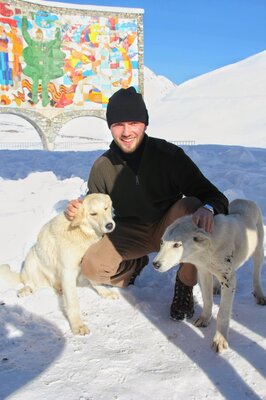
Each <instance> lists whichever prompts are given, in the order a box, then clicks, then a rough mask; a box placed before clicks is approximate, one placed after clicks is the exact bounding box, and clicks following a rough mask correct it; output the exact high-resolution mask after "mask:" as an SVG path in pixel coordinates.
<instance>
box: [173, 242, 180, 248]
mask: <svg viewBox="0 0 266 400" xmlns="http://www.w3.org/2000/svg"><path fill="white" fill-rule="evenodd" d="M180 246H181V243H179V242H175V243H174V245H173V247H174V248H175V249H177V248H178V247H180Z"/></svg>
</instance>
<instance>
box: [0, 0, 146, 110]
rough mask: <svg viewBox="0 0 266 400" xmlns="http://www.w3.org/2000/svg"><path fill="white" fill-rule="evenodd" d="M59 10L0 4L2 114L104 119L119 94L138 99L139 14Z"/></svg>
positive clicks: (18, 3)
mask: <svg viewBox="0 0 266 400" xmlns="http://www.w3.org/2000/svg"><path fill="white" fill-rule="evenodd" d="M47 4H48V3H47ZM57 4H59V3H57ZM60 5H61V6H62V7H58V6H57V7H54V6H48V5H44V4H43V2H40V4H38V3H36V2H34V3H31V2H27V1H21V0H12V1H9V2H3V1H2V0H0V101H1V106H2V107H8V109H13V108H14V109H30V110H36V111H38V112H41V110H49V109H50V110H52V109H53V110H56V109H57V110H58V111H59V110H60V109H61V110H62V111H63V110H64V111H75V110H76V111H79V110H99V111H104V110H105V109H106V105H107V102H108V98H109V97H110V96H111V95H112V94H113V93H114V92H115V91H116V90H118V89H119V88H121V87H128V86H135V88H136V89H137V90H138V91H142V89H143V76H142V75H143V72H142V71H143V59H142V56H143V51H142V46H143V43H142V42H143V37H142V31H143V26H142V24H143V22H142V13H140V12H134V10H132V12H128V10H127V12H123V9H121V12H118V11H115V12H114V11H106V10H105V9H103V11H101V10H94V9H92V10H88V9H80V10H79V9H76V8H71V9H70V8H66V7H64V5H62V3H60ZM66 6H67V5H66ZM46 115H47V112H46Z"/></svg>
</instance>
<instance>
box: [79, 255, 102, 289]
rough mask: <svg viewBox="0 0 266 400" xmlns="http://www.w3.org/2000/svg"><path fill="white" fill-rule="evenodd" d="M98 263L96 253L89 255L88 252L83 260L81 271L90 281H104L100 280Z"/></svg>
mask: <svg viewBox="0 0 266 400" xmlns="http://www.w3.org/2000/svg"><path fill="white" fill-rule="evenodd" d="M98 265H99V260H98V257H96V256H95V255H94V254H91V255H90V256H89V257H88V256H87V254H86V255H85V256H84V257H83V259H82V261H81V272H82V274H83V275H84V276H85V277H86V278H87V279H88V280H89V281H92V282H95V283H103V282H100V276H99V270H98Z"/></svg>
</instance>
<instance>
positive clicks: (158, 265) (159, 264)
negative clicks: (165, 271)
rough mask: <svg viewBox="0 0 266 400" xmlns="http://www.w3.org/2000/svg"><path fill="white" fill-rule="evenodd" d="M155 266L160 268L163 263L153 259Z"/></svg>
mask: <svg viewBox="0 0 266 400" xmlns="http://www.w3.org/2000/svg"><path fill="white" fill-rule="evenodd" d="M153 266H154V268H155V269H159V268H160V266H161V263H160V262H159V261H153Z"/></svg>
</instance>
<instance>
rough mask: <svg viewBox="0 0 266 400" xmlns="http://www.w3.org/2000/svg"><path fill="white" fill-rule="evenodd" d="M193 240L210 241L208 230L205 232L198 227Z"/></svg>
mask: <svg viewBox="0 0 266 400" xmlns="http://www.w3.org/2000/svg"><path fill="white" fill-rule="evenodd" d="M193 241H194V242H196V243H199V244H200V243H203V242H205V243H206V242H207V241H208V242H209V241H210V236H209V234H208V232H205V231H204V230H203V229H197V231H196V232H194V233H193Z"/></svg>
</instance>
